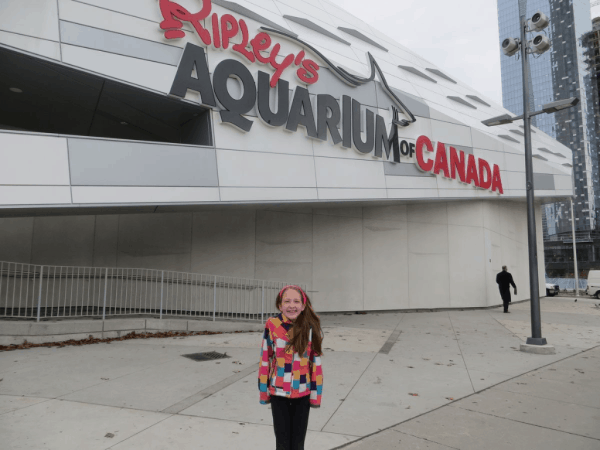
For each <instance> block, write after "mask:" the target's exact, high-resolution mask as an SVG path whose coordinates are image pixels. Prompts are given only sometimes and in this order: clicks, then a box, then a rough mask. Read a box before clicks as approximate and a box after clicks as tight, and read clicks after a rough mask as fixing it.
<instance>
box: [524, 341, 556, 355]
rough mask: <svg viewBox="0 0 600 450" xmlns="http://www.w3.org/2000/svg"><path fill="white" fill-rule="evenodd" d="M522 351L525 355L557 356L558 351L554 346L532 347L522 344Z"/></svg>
mask: <svg viewBox="0 0 600 450" xmlns="http://www.w3.org/2000/svg"><path fill="white" fill-rule="evenodd" d="M521 351H522V352H525V353H533V354H535V355H555V354H556V349H555V348H554V346H553V345H548V344H545V345H530V344H521Z"/></svg>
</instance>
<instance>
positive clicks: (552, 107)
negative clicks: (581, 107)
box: [542, 97, 579, 114]
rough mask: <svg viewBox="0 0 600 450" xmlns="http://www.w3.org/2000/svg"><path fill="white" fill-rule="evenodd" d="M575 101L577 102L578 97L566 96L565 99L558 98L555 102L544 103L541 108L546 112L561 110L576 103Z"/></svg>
mask: <svg viewBox="0 0 600 450" xmlns="http://www.w3.org/2000/svg"><path fill="white" fill-rule="evenodd" d="M577 103H579V98H578V97H571V98H567V99H565V100H558V101H556V102H551V103H546V104H545V105H543V106H542V110H543V111H544V112H545V113H546V114H550V113H554V112H557V111H562V110H563V109H567V108H570V107H572V106H575V105H577Z"/></svg>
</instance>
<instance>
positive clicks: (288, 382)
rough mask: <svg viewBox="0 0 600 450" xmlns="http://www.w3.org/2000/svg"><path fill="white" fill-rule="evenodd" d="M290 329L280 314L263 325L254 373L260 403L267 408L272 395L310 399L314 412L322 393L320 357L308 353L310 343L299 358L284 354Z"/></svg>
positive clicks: (318, 405) (289, 351)
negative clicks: (255, 372) (259, 350)
mask: <svg viewBox="0 0 600 450" xmlns="http://www.w3.org/2000/svg"><path fill="white" fill-rule="evenodd" d="M290 328H292V322H291V321H290V320H289V319H288V318H287V317H285V316H284V315H283V314H279V315H278V316H277V317H271V318H270V319H269V320H267V323H266V324H265V333H264V335H263V341H262V347H261V352H260V368H259V370H258V390H259V391H260V403H261V404H263V405H266V404H268V403H269V402H270V401H271V396H272V395H277V396H281V397H288V398H299V397H305V396H307V395H310V406H311V407H313V408H318V407H320V406H321V393H322V391H323V369H322V367H321V357H320V356H318V355H316V354H315V353H314V352H313V351H312V340H309V343H308V346H307V348H306V351H305V352H304V355H302V356H300V355H298V353H296V352H295V351H294V350H293V349H290V350H288V351H287V352H286V349H285V347H286V345H287V344H288V342H289V336H288V332H289V330H290ZM311 332H312V330H311Z"/></svg>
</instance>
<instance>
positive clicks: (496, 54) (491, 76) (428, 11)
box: [332, 0, 600, 104]
mask: <svg viewBox="0 0 600 450" xmlns="http://www.w3.org/2000/svg"><path fill="white" fill-rule="evenodd" d="M332 1H333V2H335V3H337V4H339V5H340V6H341V7H342V8H344V9H345V10H346V11H348V12H350V13H351V14H353V15H355V16H357V17H359V18H361V19H362V20H364V21H365V22H367V23H368V24H370V25H372V26H374V27H377V28H378V29H379V30H381V31H382V32H383V33H385V34H387V35H388V36H390V37H392V38H393V39H395V40H396V41H397V42H399V43H400V44H402V45H404V46H405V47H408V48H409V49H411V50H412V51H414V52H416V53H418V54H419V55H421V56H422V57H423V58H425V59H427V60H428V61H431V62H432V63H434V64H436V65H437V66H439V67H440V68H442V69H444V70H445V71H446V72H448V75H450V76H452V75H454V76H456V77H457V78H458V79H459V80H461V81H463V82H464V83H467V84H470V85H471V86H472V87H473V88H474V89H475V90H476V91H478V92H480V93H482V94H484V95H487V96H488V97H490V98H491V99H492V100H494V101H496V102H498V103H499V104H502V85H501V81H500V47H499V37H498V11H497V3H496V0H367V1H365V0H332ZM365 5H367V6H366V7H365ZM592 13H594V15H596V16H598V15H600V7H594V9H593V11H592ZM502 37H503V38H505V37H506V36H502Z"/></svg>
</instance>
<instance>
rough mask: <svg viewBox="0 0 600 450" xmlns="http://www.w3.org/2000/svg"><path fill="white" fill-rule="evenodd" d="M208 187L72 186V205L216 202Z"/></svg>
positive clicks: (214, 191) (215, 193) (216, 194)
mask: <svg viewBox="0 0 600 450" xmlns="http://www.w3.org/2000/svg"><path fill="white" fill-rule="evenodd" d="M218 201H219V189H218V188H210V187H206V188H204V187H132V186H73V203H78V204H93V203H101V204H119V203H205V202H218Z"/></svg>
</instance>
